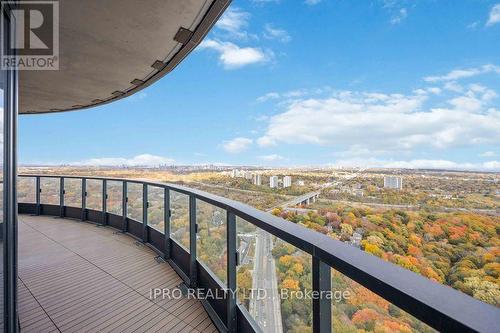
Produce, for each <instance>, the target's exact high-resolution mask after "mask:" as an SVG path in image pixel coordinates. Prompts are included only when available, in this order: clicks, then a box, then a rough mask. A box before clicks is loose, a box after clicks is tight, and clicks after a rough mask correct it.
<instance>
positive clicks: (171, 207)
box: [18, 175, 500, 332]
mask: <svg viewBox="0 0 500 333" xmlns="http://www.w3.org/2000/svg"><path fill="white" fill-rule="evenodd" d="M18 193H19V213H21V214H25V215H21V217H20V220H21V221H22V223H21V226H20V239H21V240H20V244H21V248H20V260H19V266H20V268H19V278H20V284H19V293H20V298H21V302H20V310H21V311H20V322H21V327H23V328H25V330H26V331H30V329H31V330H32V331H40V330H51V329H60V330H61V331H78V329H81V328H82V327H85V329H86V330H87V331H135V330H137V331H157V330H159V331H164V332H174V331H193V332H196V331H204V332H205V331H207V332H209V331H211V330H217V331H221V332H225V331H238V332H259V331H263V332H283V331H287V330H288V329H287V328H286V327H284V324H286V322H287V321H288V319H289V318H282V316H284V314H282V309H281V308H282V304H281V303H280V299H279V297H278V290H277V282H276V280H277V279H278V278H279V274H277V270H276V262H275V260H274V258H273V256H274V254H273V253H272V252H273V251H272V249H273V246H276V244H278V243H280V244H281V243H282V244H286V245H287V246H288V247H290V248H293V249H294V250H293V251H295V252H294V253H295V254H294V255H297V254H300V255H301V258H304V259H303V260H304V266H305V268H304V269H305V270H306V271H308V272H310V274H309V275H305V278H306V279H308V281H309V282H310V285H311V286H312V291H314V292H317V293H327V292H331V291H332V290H335V288H336V286H335V283H333V284H332V281H339V276H341V277H342V279H349V280H350V281H352V283H355V284H356V285H357V286H359V289H357V290H364V292H366V293H367V295H368V293H369V294H370V295H373V296H370V297H379V298H380V299H383V300H384V301H385V302H389V303H390V304H392V305H393V306H395V307H397V308H398V309H399V310H400V311H402V312H403V313H405V316H407V317H405V318H410V319H408V320H411V321H412V322H413V323H417V324H418V327H420V328H421V329H422V330H425V331H432V328H434V329H436V330H439V331H453V332H458V331H460V332H467V331H479V332H494V331H496V329H497V327H498V326H499V325H500V322H499V316H498V309H497V308H495V307H493V306H491V305H488V304H485V303H482V302H480V301H478V300H475V299H473V298H471V297H469V296H467V295H465V294H462V293H460V292H458V291H455V290H453V289H451V288H449V287H447V286H444V285H440V284H438V283H435V282H432V281H430V280H428V279H426V278H424V277H422V276H420V275H417V274H415V273H413V272H410V271H407V270H404V269H402V268H400V267H398V266H395V265H393V264H390V263H387V262H384V261H382V260H380V259H378V258H377V257H374V256H372V255H370V254H368V253H365V252H363V251H359V250H358V249H356V248H353V247H350V246H349V245H346V244H344V243H341V242H339V241H336V240H333V239H331V238H329V237H327V236H325V235H322V234H320V233H317V232H314V231H311V230H308V229H306V228H303V227H301V226H299V225H296V224H293V223H291V222H287V221H285V220H283V219H281V218H278V217H275V216H272V215H270V214H268V213H265V212H262V211H259V210H256V209H254V208H251V207H249V206H246V205H244V204H242V203H239V202H235V201H232V200H228V199H225V198H221V197H218V196H215V195H211V194H209V193H205V192H202V191H199V190H194V189H189V188H186V187H182V186H178V185H173V184H164V183H154V182H146V181H137V180H124V179H112V178H99V177H75V176H46V175H22V176H20V179H19V182H18ZM27 214H31V215H27ZM49 216H52V217H49ZM54 217H55V218H54ZM83 221H85V222H89V223H82V222H83ZM28 244H29V245H28ZM250 252H252V254H251V255H250V254H249V253H250ZM252 255H253V259H252V258H251V257H252ZM40 258H43V260H44V261H43V262H44V264H40V262H41V260H39V259H40ZM244 266H247V267H248V266H250V267H253V268H252V269H251V270H250V272H251V277H250V280H251V287H252V288H254V289H265V290H267V291H269V293H268V294H267V295H266V296H264V297H262V298H256V297H249V298H247V297H246V296H248V293H245V291H244V290H243V291H242V290H241V289H244V288H245V284H244V281H243V280H242V277H240V275H239V274H238V272H239V271H240V268H241V267H244ZM247 283H248V282H247ZM177 286H180V289H181V290H186V289H187V288H188V287H191V288H198V289H202V290H204V291H205V292H207V291H210V292H212V293H213V294H217V293H219V294H220V295H223V296H224V297H199V299H189V297H183V298H181V299H180V300H172V299H163V298H161V299H152V298H151V297H150V296H151V295H150V292H151V288H167V289H169V288H175V287H177ZM361 288H362V289H361ZM227 290H230V291H233V292H225V291H227ZM374 294H376V295H378V296H375V295H374ZM205 295H206V294H205ZM56 300H57V302H56ZM131 303H133V305H131ZM336 305H337V303H335V302H334V301H333V300H331V299H327V298H325V297H317V298H312V299H308V300H305V301H304V306H305V307H307V308H308V309H309V310H310V313H311V314H312V318H311V320H310V327H305V328H303V330H305V331H308V330H311V331H313V332H331V331H332V330H335V318H336V316H339V313H338V311H336ZM465 308H466V309H467V311H462V309H465ZM287 311H288V312H289V310H287ZM288 312H287V313H288ZM332 314H333V316H332ZM293 315H300V314H299V313H297V314H295V313H293ZM89 323H90V324H89Z"/></svg>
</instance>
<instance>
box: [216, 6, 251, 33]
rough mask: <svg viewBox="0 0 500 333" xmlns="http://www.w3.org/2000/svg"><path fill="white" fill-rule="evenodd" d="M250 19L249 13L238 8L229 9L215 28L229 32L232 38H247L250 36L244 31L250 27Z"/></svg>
mask: <svg viewBox="0 0 500 333" xmlns="http://www.w3.org/2000/svg"><path fill="white" fill-rule="evenodd" d="M249 18H250V14H249V13H247V12H245V11H242V10H241V9H239V8H236V7H229V9H228V10H226V12H225V13H224V15H222V17H221V18H220V19H219V21H217V24H216V25H215V27H216V28H218V29H220V30H223V31H225V32H227V33H228V34H229V35H230V36H231V37H236V38H246V37H247V35H248V34H247V32H246V31H243V29H244V28H246V27H247V26H248V20H249Z"/></svg>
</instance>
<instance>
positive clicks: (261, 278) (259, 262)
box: [249, 191, 320, 333]
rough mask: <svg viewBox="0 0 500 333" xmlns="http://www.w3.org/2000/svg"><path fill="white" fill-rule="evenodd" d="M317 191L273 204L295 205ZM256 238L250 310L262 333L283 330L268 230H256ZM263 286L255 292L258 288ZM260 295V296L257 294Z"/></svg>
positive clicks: (314, 195)
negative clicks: (258, 292)
mask: <svg viewBox="0 0 500 333" xmlns="http://www.w3.org/2000/svg"><path fill="white" fill-rule="evenodd" d="M319 193H320V191H314V192H310V193H306V194H304V195H301V196H299V197H296V198H293V199H292V200H289V201H286V202H284V203H282V204H280V205H278V206H275V207H273V208H272V209H270V210H269V211H268V212H271V211H272V210H273V209H274V208H277V207H287V206H295V205H298V204H300V203H301V202H304V201H308V200H310V199H312V198H314V197H317V196H318V195H319ZM255 238H256V240H255V258H254V270H253V271H254V273H253V280H252V288H253V290H255V293H254V295H253V297H252V298H251V299H250V306H249V310H250V314H251V315H252V317H253V318H254V319H255V320H256V321H257V323H258V324H259V326H260V327H261V328H262V331H263V332H264V333H282V332H283V324H282V321H281V302H280V297H279V291H278V278H277V276H276V262H275V260H274V258H273V255H272V250H273V239H272V236H271V234H269V233H268V232H266V231H264V230H259V231H257V234H256V237H255ZM259 290H264V291H265V293H264V292H263V293H262V294H260V295H258V294H257V291H259ZM258 296H260V297H258Z"/></svg>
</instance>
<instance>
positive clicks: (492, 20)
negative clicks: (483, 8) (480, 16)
mask: <svg viewBox="0 0 500 333" xmlns="http://www.w3.org/2000/svg"><path fill="white" fill-rule="evenodd" d="M497 23H500V3H497V4H496V5H494V6H493V7H492V8H491V11H490V17H489V18H488V22H486V26H488V27H490V26H492V25H494V24H497Z"/></svg>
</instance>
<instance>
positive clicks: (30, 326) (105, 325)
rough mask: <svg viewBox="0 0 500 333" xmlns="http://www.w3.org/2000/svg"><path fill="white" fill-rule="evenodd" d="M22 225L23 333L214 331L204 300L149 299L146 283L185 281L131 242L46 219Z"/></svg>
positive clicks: (163, 284)
mask: <svg viewBox="0 0 500 333" xmlns="http://www.w3.org/2000/svg"><path fill="white" fill-rule="evenodd" d="M19 221H20V223H19V237H20V242H19V243H20V244H21V247H20V249H19V283H18V288H19V310H20V313H19V318H20V326H21V330H22V331H23V332H52V331H59V332H79V331H82V330H83V329H84V330H85V331H88V332H91V331H95V332H97V331H99V332H113V331H114V332H117V331H120V332H132V331H135V332H144V331H151V332H155V331H163V332H200V331H203V332H215V331H217V330H216V328H215V326H214V325H213V324H212V321H211V320H210V318H209V317H208V315H207V312H206V311H205V310H204V308H203V306H202V305H201V303H200V302H199V301H197V300H195V299H190V298H186V297H182V298H181V299H179V300H160V299H156V300H152V299H151V298H150V297H149V292H150V290H149V286H153V285H154V286H158V287H162V288H175V287H176V286H178V285H179V284H181V283H182V280H181V279H180V278H179V276H178V275H177V274H176V273H175V271H174V270H173V269H172V268H171V267H170V266H169V265H168V264H166V263H165V262H164V261H162V260H158V258H157V254H156V253H155V252H154V251H152V250H151V249H150V248H149V247H147V246H144V245H143V244H142V243H137V241H136V240H134V239H133V238H132V237H130V236H127V235H124V234H122V233H117V232H116V231H113V229H111V228H96V225H93V224H89V223H80V222H77V221H75V220H70V219H61V218H53V217H49V216H30V215H20V216H19ZM41 262H43V264H41Z"/></svg>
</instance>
